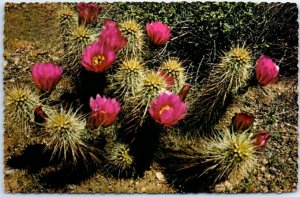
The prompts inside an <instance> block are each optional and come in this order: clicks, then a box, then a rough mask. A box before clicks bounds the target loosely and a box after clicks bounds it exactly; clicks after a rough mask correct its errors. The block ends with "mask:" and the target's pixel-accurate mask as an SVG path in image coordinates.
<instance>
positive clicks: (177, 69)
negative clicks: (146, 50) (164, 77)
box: [160, 57, 187, 92]
mask: <svg viewBox="0 0 300 197" xmlns="http://www.w3.org/2000/svg"><path fill="white" fill-rule="evenodd" d="M160 69H161V70H163V71H165V72H166V73H168V74H169V75H170V76H171V77H173V79H174V80H175V83H174V86H173V90H174V92H179V91H180V90H181V88H182V86H183V85H184V84H185V82H186V80H187V77H186V75H185V69H184V68H183V66H182V62H181V61H179V59H178V58H173V57H172V58H169V59H167V60H165V61H164V62H163V63H162V64H161V68H160Z"/></svg>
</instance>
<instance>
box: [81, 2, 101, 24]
mask: <svg viewBox="0 0 300 197" xmlns="http://www.w3.org/2000/svg"><path fill="white" fill-rule="evenodd" d="M77 10H78V12H79V20H80V21H81V22H83V23H84V24H87V23H94V22H96V21H97V18H98V16H99V14H100V12H101V7H100V6H98V5H97V4H96V3H84V2H80V3H77Z"/></svg>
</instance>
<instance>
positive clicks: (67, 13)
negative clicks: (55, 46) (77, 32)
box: [57, 7, 78, 49]
mask: <svg viewBox="0 0 300 197" xmlns="http://www.w3.org/2000/svg"><path fill="white" fill-rule="evenodd" d="M57 17H58V28H57V29H58V31H59V34H58V35H60V36H61V41H62V43H63V46H64V47H66V45H67V41H68V36H69V35H70V33H71V29H72V28H73V27H74V26H76V25H77V24H78V21H77V20H78V17H77V15H76V14H75V12H74V11H73V10H72V9H70V8H68V7H63V8H62V9H60V10H58V12H57ZM64 49H65V48H64Z"/></svg>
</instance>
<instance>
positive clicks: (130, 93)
mask: <svg viewBox="0 0 300 197" xmlns="http://www.w3.org/2000/svg"><path fill="white" fill-rule="evenodd" d="M144 75H145V68H144V64H143V63H142V62H141V61H140V60H138V59H137V58H133V59H129V60H125V61H124V62H123V63H122V64H121V65H120V66H119V68H118V71H117V72H116V73H115V74H113V75H111V76H109V77H108V79H109V80H110V86H109V88H108V91H110V92H112V93H113V94H114V96H118V97H119V98H120V100H121V101H122V102H123V103H126V102H127V100H128V98H130V97H134V96H135V95H136V94H137V91H138V90H137V84H139V83H140V81H141V80H142V79H143V77H144Z"/></svg>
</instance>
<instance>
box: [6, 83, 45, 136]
mask: <svg viewBox="0 0 300 197" xmlns="http://www.w3.org/2000/svg"><path fill="white" fill-rule="evenodd" d="M5 92H6V99H5V103H4V105H5V114H6V115H7V117H9V118H8V119H9V120H13V121H14V122H15V123H18V124H16V125H19V126H18V127H19V128H20V129H21V130H22V131H27V130H28V129H29V128H28V126H29V123H30V122H32V121H33V111H34V109H35V108H36V107H37V106H38V105H39V103H40V100H39V96H38V94H37V93H36V92H34V91H32V90H31V89H30V88H29V87H28V86H22V87H21V86H13V87H11V88H7V89H5Z"/></svg>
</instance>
